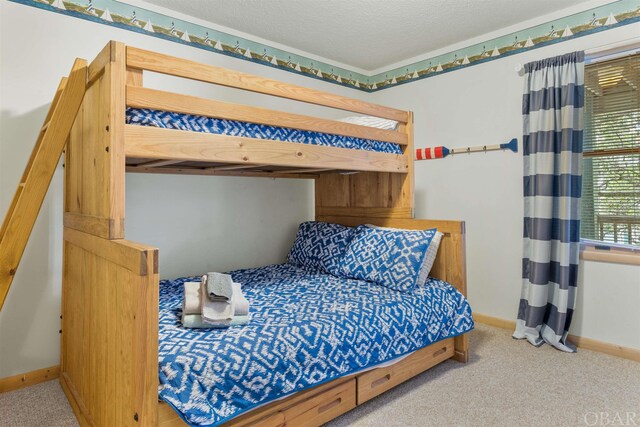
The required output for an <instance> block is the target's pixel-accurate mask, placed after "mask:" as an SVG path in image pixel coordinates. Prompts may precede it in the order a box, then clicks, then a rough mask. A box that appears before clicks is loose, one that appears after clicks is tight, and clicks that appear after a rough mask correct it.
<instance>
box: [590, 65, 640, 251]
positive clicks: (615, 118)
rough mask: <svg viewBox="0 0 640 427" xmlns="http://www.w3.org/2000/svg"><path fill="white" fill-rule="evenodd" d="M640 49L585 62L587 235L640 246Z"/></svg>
mask: <svg viewBox="0 0 640 427" xmlns="http://www.w3.org/2000/svg"><path fill="white" fill-rule="evenodd" d="M639 87H640V54H634V55H630V56H626V57H623V58H618V59H613V60H610V61H604V62H599V63H595V64H590V65H587V66H586V67H585V110H584V119H585V122H584V158H583V162H584V164H583V178H582V179H583V181H582V182H583V187H582V218H581V219H582V224H581V237H582V238H583V239H590V240H598V241H602V242H606V243H618V244H625V245H634V246H640V90H638V89H639Z"/></svg>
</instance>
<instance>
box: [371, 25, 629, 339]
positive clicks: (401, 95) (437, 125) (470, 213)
mask: <svg viewBox="0 0 640 427" xmlns="http://www.w3.org/2000/svg"><path fill="white" fill-rule="evenodd" d="M638 34H640V24H632V25H628V26H626V27H621V28H617V29H613V30H609V31H605V32H602V33H597V34H593V35H589V36H586V37H582V38H578V39H575V40H572V41H567V42H564V43H559V44H556V45H552V46H548V47H544V48H540V49H536V50H533V51H530V52H525V53H522V54H519V55H514V56H511V57H507V58H503V59H500V60H497V61H492V62H488V63H485V64H481V65H476V66H473V67H469V68H467V69H463V70H460V71H455V72H452V73H448V74H444V75H441V76H438V77H432V78H427V79H424V80H422V81H418V82H415V83H410V84H407V85H403V86H398V87H396V88H391V89H388V90H383V91H380V92H377V93H374V94H373V97H372V99H373V100H374V101H375V102H378V103H381V104H385V105H389V106H394V107H398V108H402V109H408V110H412V111H414V113H415V144H416V147H431V146H438V145H444V146H447V147H450V148H453V147H465V146H469V145H490V144H497V143H504V142H508V141H509V140H510V139H511V138H513V137H518V140H519V143H520V144H521V143H522V118H521V111H522V109H521V102H522V99H521V93H522V87H523V84H524V82H523V78H522V77H520V76H519V75H518V74H517V73H516V72H515V70H514V67H515V65H516V64H518V63H521V64H524V63H526V62H529V61H534V60H538V59H543V58H547V57H551V56H555V55H560V54H564V53H567V52H571V51H574V50H580V49H590V48H594V47H597V46H601V45H604V44H608V43H612V42H616V41H620V40H626V39H629V38H633V37H637V35H638ZM462 44H469V42H465V43H462ZM443 50H447V49H443ZM415 169H416V186H415V191H416V217H418V218H447V219H455V218H457V219H463V220H465V221H466V223H467V268H468V289H469V300H470V302H471V306H472V308H473V310H474V311H475V312H477V313H482V314H487V315H491V316H496V317H500V318H504V319H515V316H516V313H517V307H518V300H519V298H520V285H521V279H520V277H521V258H522V217H523V199H522V152H520V153H518V154H514V153H512V152H492V153H487V154H472V155H459V156H455V157H448V158H445V159H442V160H430V161H422V162H418V163H416V168H415ZM580 272H581V274H580V277H579V292H578V301H577V304H578V306H577V311H576V314H575V320H574V322H573V325H572V327H571V332H572V333H574V334H576V335H581V336H584V337H589V338H593V339H597V340H601V341H605V342H610V343H615V344H619V345H623V346H627V347H633V348H640V310H638V304H639V303H640V267H638V266H627V265H616V264H606V263H598V262H584V263H582V264H581V266H580Z"/></svg>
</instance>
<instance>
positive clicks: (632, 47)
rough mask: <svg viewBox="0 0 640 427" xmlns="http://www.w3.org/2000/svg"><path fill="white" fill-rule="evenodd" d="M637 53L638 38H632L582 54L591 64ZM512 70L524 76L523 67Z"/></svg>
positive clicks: (638, 49)
mask: <svg viewBox="0 0 640 427" xmlns="http://www.w3.org/2000/svg"><path fill="white" fill-rule="evenodd" d="M638 52H640V37H632V38H630V39H625V40H620V41H617V42H612V43H607V44H603V45H600V46H595V47H592V48H590V49H585V51H584V54H585V57H586V59H585V62H586V63H587V64H593V63H594V62H600V61H607V60H610V59H615V58H620V57H623V56H627V55H631V54H634V53H638ZM514 68H515V70H516V72H517V73H518V74H520V75H521V76H523V75H524V65H522V64H521V63H518V64H516V66H515V67H514Z"/></svg>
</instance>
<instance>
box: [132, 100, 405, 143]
mask: <svg viewBox="0 0 640 427" xmlns="http://www.w3.org/2000/svg"><path fill="white" fill-rule="evenodd" d="M126 121H127V124H133V125H141V126H154V127H159V128H164V129H179V130H188V131H192V132H207V133H215V134H220V135H232V136H242V137H247V138H259V139H273V140H276V141H284V142H298V143H301V144H312V145H324V146H329V147H340V148H354V149H358V150H368V151H378V152H381V153H393V154H402V150H401V149H400V146H399V145H398V144H393V143H390V142H384V141H375V140H372V139H363V138H354V137H350V136H342V135H332V134H329V133H321V132H312V131H305V130H300V129H290V128H284V127H276V126H267V125H259V124H256V123H247V122H239V121H236V120H224V119H215V118H211V117H205V116H195V115H192V114H180V113H172V112H168V111H160V110H149V109H141V108H127V116H126Z"/></svg>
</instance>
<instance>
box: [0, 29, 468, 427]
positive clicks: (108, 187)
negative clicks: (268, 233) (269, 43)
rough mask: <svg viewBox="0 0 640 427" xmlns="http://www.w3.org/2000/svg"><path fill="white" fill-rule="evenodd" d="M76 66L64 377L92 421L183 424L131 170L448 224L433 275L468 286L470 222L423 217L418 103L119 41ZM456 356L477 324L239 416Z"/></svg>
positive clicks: (386, 220)
mask: <svg viewBox="0 0 640 427" xmlns="http://www.w3.org/2000/svg"><path fill="white" fill-rule="evenodd" d="M146 72H154V73H162V74H168V75H172V76H177V77H183V78H187V79H192V80H198V81H201V82H207V83H212V84H217V85H223V86H228V87H233V88H238V89H242V90H246V91H251V92H256V93H261V94H267V95H272V96H276V97H281V98H286V99H290V100H296V101H301V102H305V103H310V104H316V105H321V106H325V107H331V108H335V109H340V110H345V111H350V112H355V113H359V114H365V115H372V116H377V117H382V118H387V119H392V120H396V121H398V122H399V123H400V125H399V127H398V129H397V130H396V131H390V130H381V129H374V128H369V127H365V126H358V125H353V124H349V123H343V122H339V121H333V120H326V119H320V118H315V117H309V116H302V115H298V114H291V113H284V112H278V111H272V110H268V109H264V108H257V107H250V106H244V105H236V104H230V103H225V102H220V101H213V100H208V99H202V98H197V97H193V96H186V95H179V94H174V93H169V92H163V91H159V90H153V89H147V88H145V87H144V85H143V76H144V73H146ZM72 74H73V76H75V80H77V79H78V77H77V75H78V74H79V75H81V76H82V81H83V85H84V89H85V94H84V98H83V99H82V104H81V105H80V107H79V110H78V113H77V116H76V118H75V123H74V124H73V127H72V128H71V131H70V135H69V138H68V142H67V144H66V151H65V192H64V261H63V262H64V270H63V291H62V292H63V294H62V299H63V304H62V338H61V374H60V382H61V384H62V387H63V389H64V391H65V393H66V395H67V397H68V399H69V401H70V403H71V405H72V407H73V410H74V412H75V414H76V415H77V418H78V420H79V421H80V423H81V425H88V426H116V425H117V426H125V425H144V426H155V425H161V426H179V425H185V424H184V422H183V421H182V420H181V418H180V417H179V416H178V414H177V413H176V412H174V411H173V409H172V408H171V407H169V405H167V404H165V403H159V402H158V385H159V384H158V286H159V276H158V249H156V248H154V247H151V246H147V245H143V244H138V243H134V242H131V241H128V240H125V172H140V173H169V174H198V175H224V176H228V175H232V176H251V177H277V178H306V179H313V180H314V181H315V195H316V201H315V205H316V206H315V209H316V219H317V220H320V221H327V222H335V223H340V224H344V225H349V226H354V225H358V224H364V223H373V224H377V225H383V226H391V227H401V228H407V229H427V228H432V227H437V228H438V229H439V230H440V231H442V232H443V233H445V234H444V237H443V239H442V242H441V247H440V250H439V252H438V256H437V259H436V262H435V265H434V268H433V270H432V275H433V276H435V277H437V278H440V279H442V280H445V281H447V282H449V283H451V284H453V285H454V286H455V287H456V288H457V289H458V290H459V291H460V292H461V293H462V294H466V270H465V229H464V223H463V222H461V221H431V220H419V219H413V203H414V201H413V181H414V173H413V116H412V114H411V113H410V112H406V111H401V110H397V109H393V108H388V107H383V106H379V105H374V104H370V103H367V102H363V101H360V100H355V99H349V98H345V97H342V96H337V95H332V94H328V93H325V92H320V91H316V90H312V89H307V88H303V87H298V86H293V85H289V84H285V83H281V82H277V81H274V80H269V79H265V78H262V77H257V76H253V75H248V74H243V73H239V72H235V71H230V70H226V69H222V68H217V67H213V66H210V65H203V64H199V63H195V62H192V61H188V60H184V59H178V58H174V57H170V56H167V55H162V54H159V53H154V52H149V51H144V50H141V49H137V48H133V47H128V46H125V45H123V44H121V43H117V42H110V43H109V44H108V45H107V46H106V47H105V48H104V49H103V50H102V51H101V52H100V53H99V55H98V56H97V57H96V58H95V59H94V61H93V62H91V63H90V64H88V65H86V64H85V63H83V62H82V61H79V62H77V64H76V67H75V68H74V73H72ZM73 76H72V77H73ZM127 107H133V108H146V109H157V110H164V111H171V112H177V113H188V114H195V115H202V116H215V117H218V118H223V119H229V120H240V121H249V122H253V123H260V124H265V125H273V126H281V127H289V128H295V129H302V130H309V131H318V132H325V133H330V134H337V135H346V136H352V137H360V138H365V139H375V140H378V141H385V142H391V143H394V144H399V145H400V147H401V148H402V154H389V153H380V152H372V151H365V150H355V149H346V148H336V147H326V146H315V145H306V144H300V143H290V142H286V143H285V142H281V141H269V140H258V139H253V138H238V137H233V136H225V135H214V134H208V133H201V132H189V131H182V130H173V129H161V128H153V127H145V126H136V125H131V124H126V123H125V114H126V109H127ZM71 111H73V109H71ZM353 172H357V173H353ZM9 228H11V227H9ZM18 260H19V257H18ZM16 266H17V264H16V265H15V266H13V267H12V268H13V270H14V272H15V267H16ZM449 358H453V359H455V360H457V361H460V362H466V361H467V359H468V341H467V334H464V335H461V336H458V337H456V338H450V339H446V340H442V341H439V342H436V343H434V344H432V345H430V346H428V347H425V348H423V349H421V350H418V351H417V352H415V353H413V354H411V355H410V356H409V357H407V358H405V359H403V360H401V361H400V362H398V363H396V364H395V365H392V366H389V367H385V368H378V369H373V370H370V371H367V372H364V373H361V374H358V375H352V376H348V377H344V378H339V379H337V380H334V381H332V382H329V383H326V384H323V385H321V386H318V387H316V388H313V389H310V390H306V391H303V392H300V393H297V394H294V395H293V396H290V397H288V398H286V399H283V400H280V401H276V402H274V403H272V404H269V405H266V406H263V407H260V408H258V409H255V410H253V411H251V412H249V413H246V414H244V415H241V416H239V417H238V418H235V419H233V420H231V421H230V422H228V425H233V426H244V425H268V426H280V425H296V426H297V425H319V424H322V423H324V422H327V421H328V420H330V419H333V418H335V417H337V416H339V415H341V414H343V413H345V412H347V411H348V410H350V409H352V408H354V407H355V406H356V405H358V404H361V403H363V402H365V401H367V400H369V399H371V398H372V397H374V396H376V395H378V394H380V393H382V392H384V391H386V390H388V389H390V388H392V387H394V386H395V385H397V384H399V383H401V382H403V381H405V380H407V379H409V378H411V377H413V376H414V375H416V374H418V373H420V372H422V371H424V370H426V369H429V368H430V367H432V366H434V365H436V364H438V363H440V362H442V361H444V360H447V359H449Z"/></svg>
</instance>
